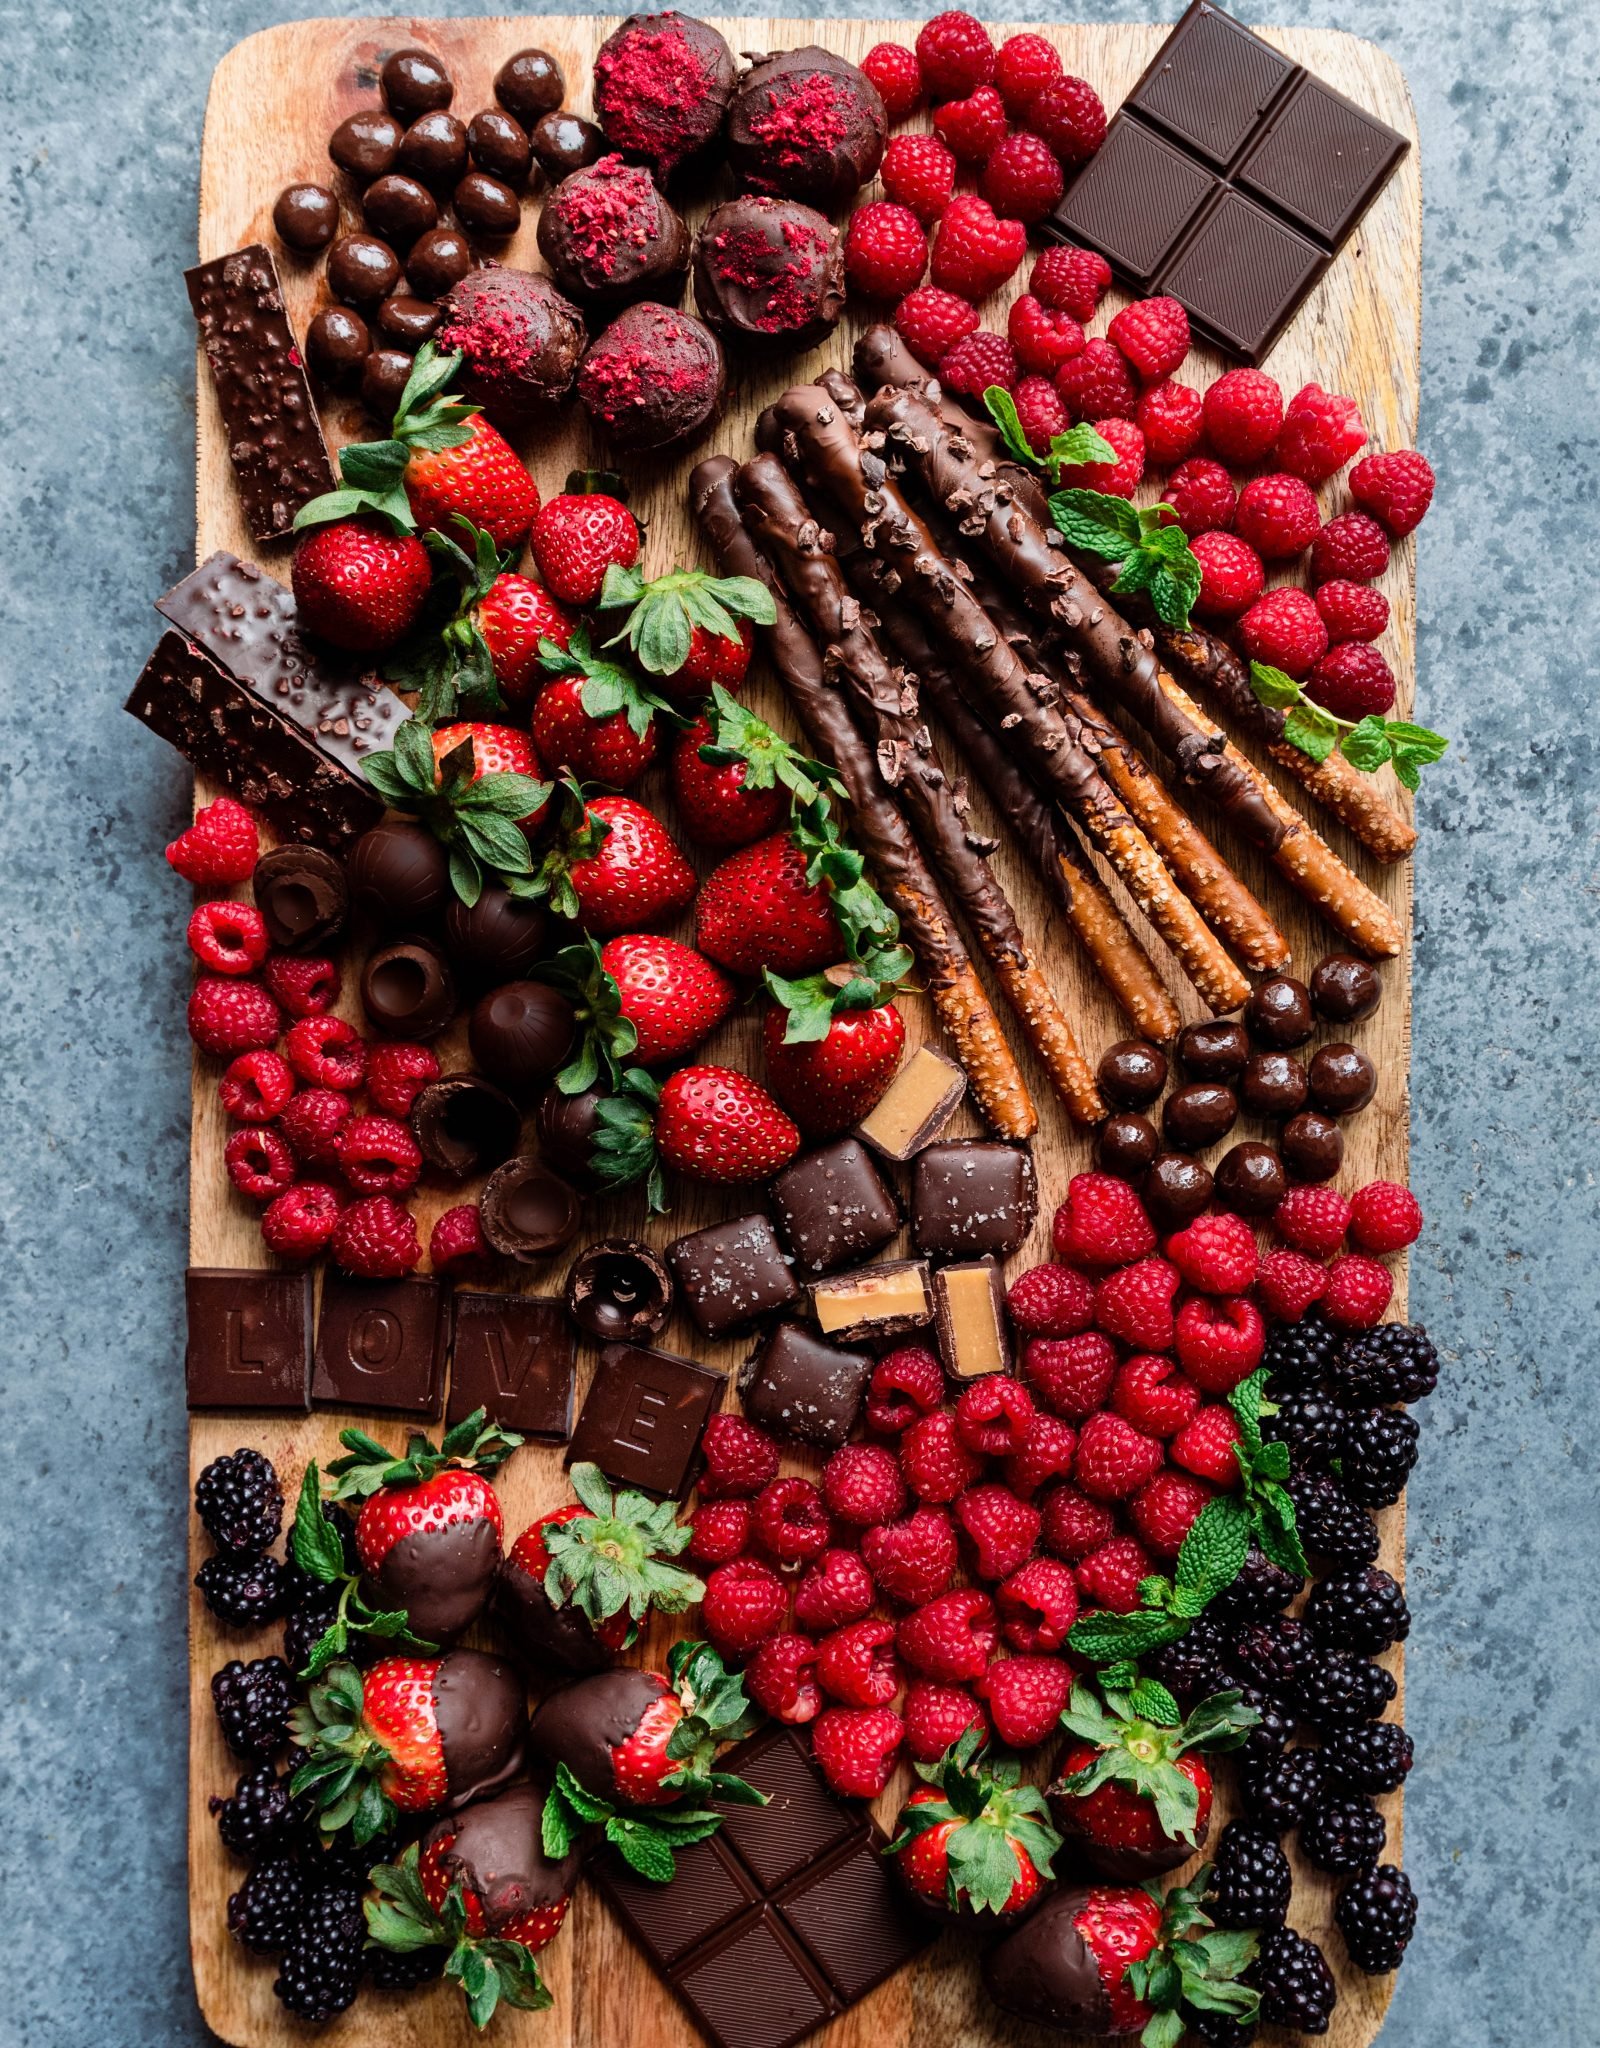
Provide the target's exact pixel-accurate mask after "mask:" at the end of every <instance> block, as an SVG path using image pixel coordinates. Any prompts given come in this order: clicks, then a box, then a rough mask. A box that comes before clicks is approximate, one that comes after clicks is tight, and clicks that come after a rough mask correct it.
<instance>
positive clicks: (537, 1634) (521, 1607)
mask: <svg viewBox="0 0 1600 2048" xmlns="http://www.w3.org/2000/svg"><path fill="white" fill-rule="evenodd" d="M494 1611H495V1615H496V1617H497V1619H498V1620H499V1622H500V1624H501V1626H502V1628H503V1629H504V1630H505V1633H506V1636H507V1638H508V1640H509V1641H510V1644H511V1649H512V1654H513V1655H514V1656H516V1657H519V1658H520V1659H521V1660H522V1662H523V1663H524V1664H526V1665H527V1667H528V1669H529V1670H530V1671H531V1672H532V1674H533V1676H534V1677H535V1678H536V1679H538V1680H539V1681H540V1682H541V1683H543V1681H544V1680H545V1679H547V1678H548V1677H549V1675H550V1673H549V1666H550V1664H551V1662H552V1661H554V1662H555V1663H556V1664H558V1665H559V1666H560V1667H561V1669H562V1670H564V1671H605V1670H607V1669H608V1668H609V1666H610V1664H611V1662H612V1655H611V1652H610V1651H609V1650H608V1649H607V1648H606V1646H605V1644H604V1643H602V1642H601V1640H600V1638H599V1637H598V1636H597V1635H596V1634H595V1632H594V1630H593V1629H592V1628H590V1626H589V1624H588V1622H587V1621H585V1620H584V1618H583V1616H582V1614H580V1613H579V1611H578V1609H577V1608H575V1607H557V1606H555V1605H554V1603H553V1602H552V1601H551V1599H550V1596H549V1594H548V1593H546V1591H545V1589H544V1581H543V1580H542V1579H536V1578H535V1577H534V1576H533V1574H532V1572H528V1571H524V1570H523V1568H522V1566H521V1565H520V1564H518V1563H517V1562H516V1561H515V1559H514V1558H512V1557H510V1556H508V1557H507V1558H506V1560H505V1562H504V1564H502V1565H501V1567H500V1577H499V1580H498V1582H497V1584H496V1586H495V1593H494Z"/></svg>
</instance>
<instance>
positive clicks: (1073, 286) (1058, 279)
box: [1028, 245, 1111, 320]
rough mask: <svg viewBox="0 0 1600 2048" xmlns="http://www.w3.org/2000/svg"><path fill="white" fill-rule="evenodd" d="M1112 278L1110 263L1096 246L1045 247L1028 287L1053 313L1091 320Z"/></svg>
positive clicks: (1034, 267) (1036, 263)
mask: <svg viewBox="0 0 1600 2048" xmlns="http://www.w3.org/2000/svg"><path fill="white" fill-rule="evenodd" d="M1110 282H1111V265H1110V264H1109V263H1108V262H1107V261H1106V259H1105V258H1104V257H1103V256H1101V255H1098V254H1097V253H1096V252H1095V251H1094V250H1093V249H1073V248H1070V247H1067V246H1066V245H1062V246H1060V247H1057V248H1054V249H1046V250H1045V252H1044V254H1043V255H1042V256H1040V257H1038V258H1037V259H1036V261H1035V263H1034V266H1033V275H1032V276H1031V277H1030V278H1029V279H1028V290H1029V291H1030V292H1031V293H1032V294H1033V296H1034V297H1035V298H1036V299H1038V300H1039V302H1040V303H1041V305H1045V306H1048V307H1049V308H1050V310H1051V311H1052V312H1054V313H1070V314H1071V315H1072V317H1073V319H1074V320H1092V319H1093V318H1094V316H1095V312H1096V310H1097V309H1098V307H1099V304H1100V295H1101V293H1102V292H1104V290H1105V288H1106V286H1107V285H1108V284H1110Z"/></svg>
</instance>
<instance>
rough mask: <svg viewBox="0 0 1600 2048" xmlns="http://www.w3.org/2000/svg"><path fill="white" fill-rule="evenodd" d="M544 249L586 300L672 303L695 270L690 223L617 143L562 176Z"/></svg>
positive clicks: (543, 232) (599, 304) (546, 215)
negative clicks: (625, 159) (582, 167)
mask: <svg viewBox="0 0 1600 2048" xmlns="http://www.w3.org/2000/svg"><path fill="white" fill-rule="evenodd" d="M539 253H540V255H541V256H543V258H544V260H545V261H546V263H548V264H549V266H550V270H551V273H552V275H553V276H554V278H555V281H556V283H557V284H558V285H560V287H561V289H562V290H563V291H564V292H565V293H566V294H567V295H568V297H569V298H572V299H575V300H576V301H577V303H578V304H579V305H580V306H584V307H586V308H587V307H593V308H594V309H595V310H597V311H607V310H615V309H616V308H617V307H620V306H626V305H628V304H630V303H631V302H632V301H633V300H634V299H660V300H661V301H662V302H663V303H664V304H667V305H672V304H675V303H676V302H677V300H678V299H680V298H681V297H682V296H683V285H684V279H685V278H686V277H687V275H688V271H689V230H688V229H687V228H686V227H685V226H684V224H683V221H682V219H681V218H680V216H679V215H678V213H677V211H676V210H675V208H673V207H672V206H670V205H668V203H667V201H666V200H665V199H664V198H663V197H662V195H661V192H660V190H659V189H658V188H657V185H656V183H655V180H654V179H653V178H652V177H651V175H650V173H649V172H648V171H646V170H642V169H641V168H640V167H639V165H637V164H629V163H624V162H623V160H622V158H621V157H620V156H618V155H617V153H616V152H615V150H613V151H611V152H610V154H609V155H606V156H603V157H601V159H600V161H599V162H598V163H595V164H590V165H589V166H588V168H587V169H585V170H581V171H574V172H573V174H572V176H571V177H570V178H563V179H562V181H561V183H560V184H559V185H558V186H557V187H556V189H555V191H554V192H552V193H551V195H550V197H549V198H548V199H547V200H546V201H545V203H544V210H543V212H542V213H541V214H540V215H539Z"/></svg>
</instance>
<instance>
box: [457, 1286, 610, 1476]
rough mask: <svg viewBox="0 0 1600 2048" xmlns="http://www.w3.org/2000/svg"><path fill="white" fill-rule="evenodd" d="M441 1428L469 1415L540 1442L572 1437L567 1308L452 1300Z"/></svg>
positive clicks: (506, 1297)
mask: <svg viewBox="0 0 1600 2048" xmlns="http://www.w3.org/2000/svg"><path fill="white" fill-rule="evenodd" d="M454 1320H455V1338H454V1343H453V1345H452V1349H451V1363H450V1399H449V1402H448V1403H447V1405H446V1407H445V1420H446V1422H460V1421H461V1420H462V1419H463V1417H465V1416H468V1415H470V1414H471V1413H472V1411H473V1410H474V1409H475V1408H485V1409H487V1410H488V1414H489V1420H490V1421H491V1422H498V1423H500V1424H502V1425H503V1426H504V1427H505V1428H507V1429H514V1430H517V1431H519V1432H520V1433H521V1434H522V1435H523V1436H531V1437H538V1438H540V1439H541V1440H542V1441H543V1442H545V1443H558V1444H559V1443H565V1442H566V1440H567V1438H568V1437H569V1436H570V1435H571V1434H572V1382H573V1363H574V1356H575V1352H576V1348H577V1346H576V1338H575V1334H574V1331H573V1327H572V1318H571V1317H570V1316H569V1315H568V1314H567V1305H566V1303H565V1302H564V1301H562V1300H561V1299H560V1298H559V1297H543V1296H539V1295H533V1294H458V1295H457V1296H456V1299H455V1318H454Z"/></svg>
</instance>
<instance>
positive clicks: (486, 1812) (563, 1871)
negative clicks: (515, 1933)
mask: <svg viewBox="0 0 1600 2048" xmlns="http://www.w3.org/2000/svg"><path fill="white" fill-rule="evenodd" d="M543 1815H544V1795H543V1794H542V1793H541V1792H540V1791H538V1789H537V1788H536V1787H535V1786H532V1785H513V1786H512V1788H511V1790H510V1791H509V1792H502V1793H501V1794H500V1796H499V1797H498V1798H497V1799H484V1800H480V1801H479V1803H478V1804H477V1805H476V1806H469V1807H468V1808H467V1810H466V1812H465V1813H463V1814H461V1815H460V1816H459V1817H456V1816H454V1815H452V1816H451V1817H449V1818H448V1819H444V1820H436V1821H435V1822H434V1824H433V1826H432V1827H431V1828H429V1830H428V1832H427V1834H426V1835H425V1836H424V1838H423V1853H424V1855H431V1854H434V1853H435V1852H436V1853H437V1855H438V1860H439V1867H440V1869H441V1870H442V1871H443V1872H444V1875H445V1878H446V1880H447V1881H450V1882H453V1881H454V1880H456V1879H459V1880H460V1881H461V1883H462V1885H463V1887H464V1889H465V1890H466V1891H468V1892H470V1893H472V1894H473V1895H474V1896H475V1897H476V1898H477V1899H478V1900H479V1901H480V1902H481V1904H482V1906H483V1919H484V1929H485V1932H486V1933H489V1934H498V1933H499V1932H500V1930H501V1929H502V1928H504V1927H507V1926H509V1925H510V1924H511V1922H512V1921H513V1920H520V1919H522V1918H523V1917H524V1915H525V1914H528V1913H534V1912H537V1911H538V1909H539V1908H540V1907H541V1906H554V1905H556V1904H558V1903H559V1902H560V1901H561V1900H562V1899H564V1898H567V1897H569V1896H570V1895H571V1893H572V1890H573V1887H574V1886H575V1885H576V1884H577V1882H578V1867H579V1865H580V1864H581V1862H582V1861H583V1858H582V1855H581V1852H580V1851H579V1850H577V1849H572V1850H570V1851H569V1852H568V1853H567V1854H566V1855H565V1856H563V1857H561V1858H560V1860H559V1861H557V1860H556V1859H555V1858H553V1857H549V1856H547V1855H546V1854H545V1853H544V1846H543V1842H542V1840H541V1835H540V1827H541V1822H542V1819H543Z"/></svg>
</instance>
